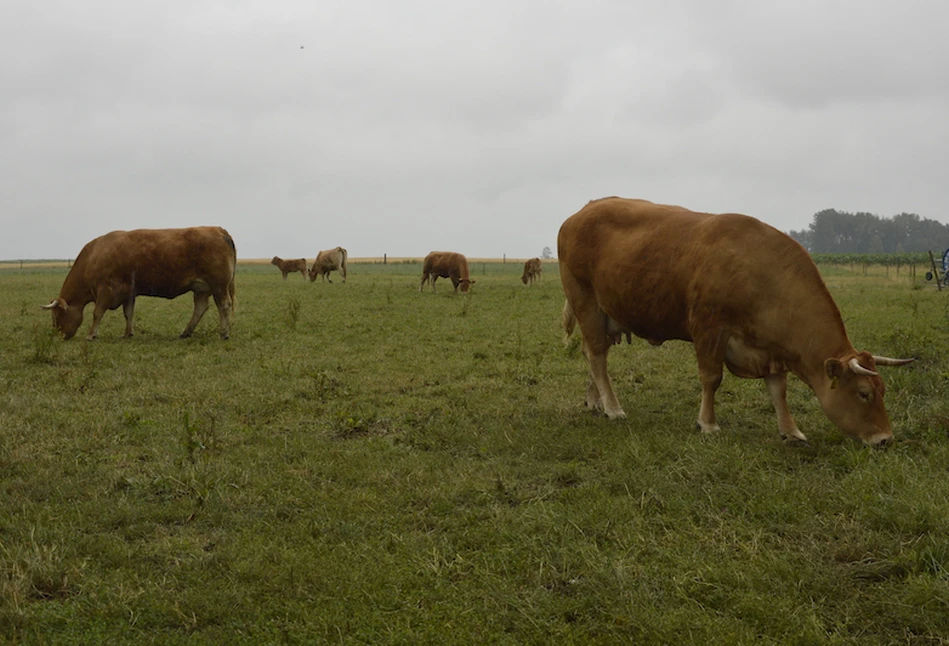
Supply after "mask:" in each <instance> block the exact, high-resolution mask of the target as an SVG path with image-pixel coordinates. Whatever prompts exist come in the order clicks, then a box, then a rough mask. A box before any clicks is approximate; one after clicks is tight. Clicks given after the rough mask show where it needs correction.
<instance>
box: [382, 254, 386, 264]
mask: <svg viewBox="0 0 949 646" xmlns="http://www.w3.org/2000/svg"><path fill="white" fill-rule="evenodd" d="M382 264H383V265H384V264H386V255H385V254H382Z"/></svg>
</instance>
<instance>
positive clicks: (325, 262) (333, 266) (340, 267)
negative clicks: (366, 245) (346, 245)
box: [309, 247, 348, 283]
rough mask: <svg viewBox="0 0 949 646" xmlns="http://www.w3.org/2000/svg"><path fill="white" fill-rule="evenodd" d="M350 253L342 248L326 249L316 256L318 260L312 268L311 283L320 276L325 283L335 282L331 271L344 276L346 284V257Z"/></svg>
mask: <svg viewBox="0 0 949 646" xmlns="http://www.w3.org/2000/svg"><path fill="white" fill-rule="evenodd" d="M347 255H348V253H347V252H346V250H345V249H343V248H342V247H335V248H333V249H325V250H323V251H321V252H319V253H318V254H316V260H314V261H313V266H312V267H310V272H309V273H310V282H311V283H312V282H313V281H315V280H316V277H317V276H319V277H320V278H322V279H323V281H327V280H328V281H329V282H333V279H332V278H330V272H331V271H338V272H339V273H340V274H342V276H343V282H344V283H345V282H346V257H347Z"/></svg>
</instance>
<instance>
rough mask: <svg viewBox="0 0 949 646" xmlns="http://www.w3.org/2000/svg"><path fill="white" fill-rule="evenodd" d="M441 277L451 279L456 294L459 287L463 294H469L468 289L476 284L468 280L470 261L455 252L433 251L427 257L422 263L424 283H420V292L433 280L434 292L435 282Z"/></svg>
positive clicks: (433, 289) (433, 288)
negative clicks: (426, 283)
mask: <svg viewBox="0 0 949 646" xmlns="http://www.w3.org/2000/svg"><path fill="white" fill-rule="evenodd" d="M439 277H441V278H451V283H452V285H454V286H455V292H456V293H457V292H458V286H459V285H461V291H462V292H467V291H468V287H469V286H471V285H474V283H475V281H473V280H470V279H469V278H468V259H467V258H465V257H464V256H463V255H461V254H460V253H455V252H454V251H433V252H431V253H430V254H428V255H427V256H425V261H424V262H423V263H422V282H421V283H419V286H418V290H419V291H422V286H423V285H425V281H427V280H428V279H429V278H431V281H432V291H433V292H434V291H435V281H436V280H438V279H439Z"/></svg>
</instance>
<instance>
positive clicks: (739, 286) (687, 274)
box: [557, 197, 912, 445]
mask: <svg viewBox="0 0 949 646" xmlns="http://www.w3.org/2000/svg"><path fill="white" fill-rule="evenodd" d="M557 253H558V256H559V260H560V275H561V278H562V281H563V287H564V293H565V295H566V297H567V300H566V303H565V304H564V311H563V323H564V330H565V332H566V333H567V335H568V336H569V334H570V333H571V332H572V331H573V328H574V326H575V325H576V324H578V323H579V325H580V331H581V333H582V337H583V341H582V350H583V354H584V355H585V356H586V358H587V360H588V361H589V364H590V376H591V378H590V383H589V386H588V390H587V398H586V403H587V406H589V407H591V408H595V409H602V410H603V411H604V412H605V413H606V415H607V416H608V417H610V418H622V417H625V413H624V412H623V409H622V408H621V407H620V404H619V401H618V400H617V399H616V395H615V394H614V392H613V387H612V385H611V384H610V379H609V376H608V374H607V370H606V355H607V352H608V351H609V348H610V346H611V345H613V344H615V343H619V342H620V340H621V338H622V336H623V335H625V336H626V339H627V341H629V340H630V335H631V334H635V335H636V336H638V337H641V338H644V339H646V340H647V341H649V342H650V343H652V344H653V345H659V344H661V343H662V342H663V341H668V340H672V339H680V340H683V341H691V342H692V343H693V344H694V345H695V354H696V357H697V358H698V367H699V379H700V380H701V382H702V404H701V408H700V409H699V416H698V420H697V422H698V426H699V428H701V429H702V430H703V431H705V432H711V431H716V430H718V428H719V427H718V424H717V423H716V421H715V408H714V406H715V391H716V390H717V389H718V386H719V384H720V383H721V381H722V365H725V366H727V367H728V369H729V370H730V371H731V372H732V373H733V374H735V375H737V376H739V377H745V378H750V379H753V378H757V379H764V381H765V384H766V385H767V387H768V391H769V393H770V394H771V400H772V402H773V403H774V407H775V410H776V412H777V418H778V430H779V432H780V433H781V435H782V436H783V437H784V438H792V439H797V440H801V441H806V437H805V436H804V434H803V433H801V431H800V430H799V429H798V427H797V424H796V423H795V422H794V419H793V418H792V417H791V413H790V411H789V410H788V404H787V398H786V388H787V373H788V372H792V373H794V374H795V375H797V376H798V377H799V378H800V379H801V380H802V381H803V382H804V383H806V384H807V385H808V386H809V387H810V388H811V390H813V391H814V394H815V395H816V396H817V399H818V400H819V401H820V404H821V407H822V408H823V410H824V413H825V414H826V415H827V417H829V418H830V420H831V421H832V422H833V423H834V424H836V425H837V427H839V428H840V429H841V430H842V431H843V432H844V433H846V434H847V435H849V436H851V437H854V438H856V439H859V440H861V441H863V442H864V443H865V444H870V445H883V444H885V443H887V442H889V440H890V439H891V438H892V436H893V433H892V430H891V428H890V420H889V418H888V417H887V414H886V409H885V408H884V406H883V393H884V388H883V380H882V379H881V378H880V375H879V374H878V373H877V371H876V370H877V367H878V366H894V365H902V364H905V363H908V362H910V361H912V359H890V358H887V357H877V356H873V355H871V354H870V353H869V352H858V351H857V350H855V349H854V347H853V345H852V344H851V343H850V339H849V338H848V337H847V332H846V330H845V329H844V324H843V320H842V319H841V316H840V311H839V310H838V309H837V305H836V304H835V303H834V300H833V298H831V295H830V293H829V292H828V291H827V287H826V286H825V285H824V282H823V280H822V279H821V277H820V274H819V273H818V271H817V267H816V266H815V265H814V262H813V261H812V260H811V257H810V256H809V255H808V253H807V251H805V250H804V248H803V247H801V245H799V244H798V243H797V242H795V241H794V240H792V239H791V238H790V237H788V236H787V235H785V234H784V233H782V232H780V231H778V230H777V229H774V228H772V227H770V226H768V225H767V224H764V223H763V222H760V221H758V220H756V219H754V218H751V217H748V216H745V215H739V214H734V213H726V214H721V215H713V214H705V213H693V212H692V211H689V210H686V209H684V208H681V207H678V206H666V205H661V204H653V203H652V202H647V201H645V200H629V199H622V198H618V197H608V198H604V199H601V200H595V201H593V202H590V203H589V204H587V205H586V206H585V207H583V208H582V209H580V211H578V212H577V213H575V214H574V215H572V216H570V217H569V218H567V220H566V221H565V222H564V223H563V225H562V226H561V227H560V233H559V235H558V237H557Z"/></svg>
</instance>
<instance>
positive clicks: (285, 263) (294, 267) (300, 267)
mask: <svg viewBox="0 0 949 646" xmlns="http://www.w3.org/2000/svg"><path fill="white" fill-rule="evenodd" d="M270 264H271V265H276V266H277V269H279V270H280V273H282V274H283V279H284V280H286V279H287V274H292V273H293V272H295V271H298V272H300V275H301V276H303V280H306V259H305V258H297V259H296V260H284V259H283V258H281V257H280V256H274V257H273V260H271V261H270Z"/></svg>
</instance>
